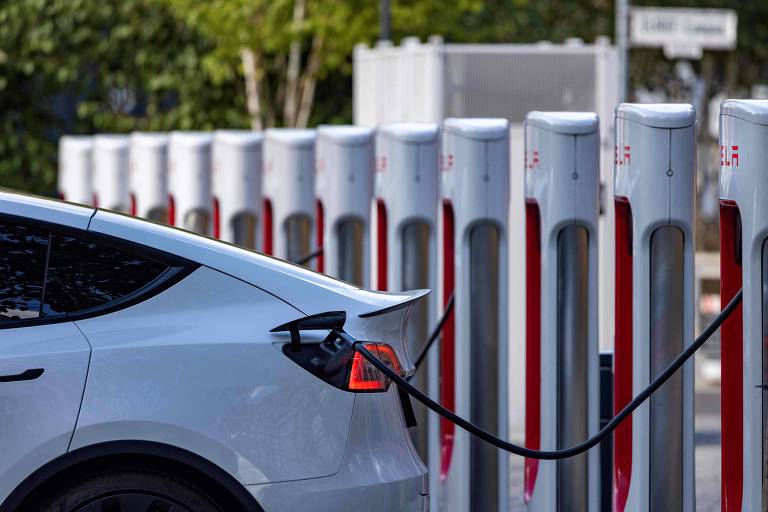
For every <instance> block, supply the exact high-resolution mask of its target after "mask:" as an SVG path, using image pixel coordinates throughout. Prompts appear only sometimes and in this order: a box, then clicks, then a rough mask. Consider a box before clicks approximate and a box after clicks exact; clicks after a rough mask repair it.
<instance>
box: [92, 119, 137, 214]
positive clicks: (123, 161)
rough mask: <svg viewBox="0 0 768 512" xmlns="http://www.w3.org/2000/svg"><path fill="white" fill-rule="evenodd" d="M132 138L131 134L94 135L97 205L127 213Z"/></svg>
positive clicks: (94, 172) (95, 197)
mask: <svg viewBox="0 0 768 512" xmlns="http://www.w3.org/2000/svg"><path fill="white" fill-rule="evenodd" d="M130 141H131V138H130V136H128V135H106V134H105V135H95V136H94V137H93V202H94V206H97V207H99V208H106V209H109V210H115V211H119V212H125V213H128V211H129V209H130V192H129V184H128V175H129V169H130V155H129V151H130Z"/></svg>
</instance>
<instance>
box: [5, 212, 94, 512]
mask: <svg viewBox="0 0 768 512" xmlns="http://www.w3.org/2000/svg"><path fill="white" fill-rule="evenodd" d="M50 244H51V233H50V232H49V231H48V230H47V229H46V228H45V227H43V226H42V225H36V224H34V223H27V222H25V221H23V220H22V221H20V220H19V219H18V218H16V217H7V216H2V215H0V454H2V455H1V456H0V503H2V502H3V501H5V499H6V498H7V497H8V495H9V494H10V493H11V492H12V491H13V489H15V488H16V486H18V485H19V484H20V483H21V482H22V481H23V480H24V479H25V478H26V477H28V476H29V475H30V474H32V473H33V472H34V471H35V470H36V469H38V468H39V467H41V466H42V465H44V464H45V463H47V462H49V461H50V460H52V459H54V458H55V457H57V456H59V455H62V454H64V453H65V452H66V451H67V449H68V447H69V444H70V442H71V439H72V434H73V432H74V428H75V424H76V422H77V415H78V411H79V408H80V402H81V399H82V395H83V389H84V386H85V378H86V374H87V372H88V362H89V358H90V347H89V345H88V342H87V340H86V339H85V337H84V336H83V335H82V333H81V332H80V330H79V329H78V328H77V327H76V326H75V324H74V323H73V322H71V321H68V319H67V317H66V315H57V314H53V312H51V311H50V310H49V308H48V307H47V306H46V299H45V296H46V288H47V286H46V285H47V280H46V271H47V267H48V259H49V257H50Z"/></svg>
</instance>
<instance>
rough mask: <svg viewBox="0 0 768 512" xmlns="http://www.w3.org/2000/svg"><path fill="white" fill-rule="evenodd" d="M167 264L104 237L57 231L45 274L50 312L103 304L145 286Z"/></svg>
mask: <svg viewBox="0 0 768 512" xmlns="http://www.w3.org/2000/svg"><path fill="white" fill-rule="evenodd" d="M167 269H168V265H166V264H164V263H161V262H159V261H155V260H152V259H149V258H146V257H143V256H139V255H137V254H133V253H132V252H129V251H127V250H124V249H122V248H117V247H115V246H113V245H111V244H108V243H104V242H103V241H101V240H90V239H86V238H80V237H77V236H73V235H63V234H54V235H53V236H52V238H51V255H50V261H49V264H48V272H47V277H46V293H45V308H46V312H48V311H50V313H49V314H61V313H75V312H80V311H83V310H88V309H92V308H95V307H99V306H103V305H106V304H109V303H112V302H115V301H117V300H119V299H122V298H124V297H126V296H129V295H131V294H133V293H134V292H136V291H138V290H140V289H142V288H144V287H145V286H147V285H148V284H150V283H152V282H153V281H154V280H156V279H158V278H159V277H160V276H161V275H162V274H163V273H164V272H165V271H166V270H167Z"/></svg>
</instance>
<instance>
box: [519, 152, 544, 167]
mask: <svg viewBox="0 0 768 512" xmlns="http://www.w3.org/2000/svg"><path fill="white" fill-rule="evenodd" d="M539 156H540V155H539V150H538V149H534V150H533V151H531V158H530V159H529V158H528V150H527V149H526V150H525V151H524V152H523V165H524V166H525V168H526V169H528V170H533V169H538V168H539V164H540V163H541V160H540V158H539Z"/></svg>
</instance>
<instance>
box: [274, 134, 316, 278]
mask: <svg viewBox="0 0 768 512" xmlns="http://www.w3.org/2000/svg"><path fill="white" fill-rule="evenodd" d="M263 182H264V184H263V193H264V213H263V217H264V219H263V223H262V231H263V233H264V237H263V241H262V244H263V247H264V252H266V253H267V254H270V255H273V256H276V257H278V258H282V259H287V260H298V259H301V258H304V257H305V256H307V255H308V254H309V253H311V252H312V251H314V250H315V248H314V244H313V236H312V235H313V231H314V229H315V228H316V226H317V222H318V219H316V218H315V131H314V130H296V129H290V128H270V129H268V130H267V131H266V135H265V137H264V177H263ZM319 261H320V260H319V258H318V260H317V261H315V262H308V264H309V265H311V266H313V267H314V268H317V269H318V270H321V271H322V269H320V267H319Z"/></svg>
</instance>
